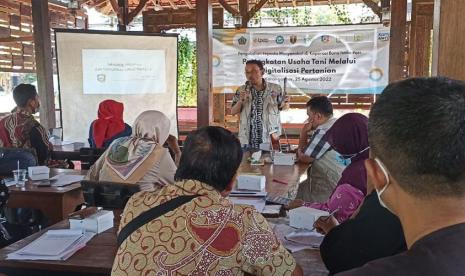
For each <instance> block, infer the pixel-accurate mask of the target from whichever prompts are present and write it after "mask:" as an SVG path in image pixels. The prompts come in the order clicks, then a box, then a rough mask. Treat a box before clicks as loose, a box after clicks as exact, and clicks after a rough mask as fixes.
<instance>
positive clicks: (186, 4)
mask: <svg viewBox="0 0 465 276" xmlns="http://www.w3.org/2000/svg"><path fill="white" fill-rule="evenodd" d="M197 1H201V0H128V4H129V10H130V11H135V10H139V11H143V10H150V9H154V8H155V5H157V7H158V9H159V10H160V7H161V10H165V9H167V10H176V9H182V8H188V9H195V4H196V2H197ZM212 1H213V7H218V6H221V5H220V1H219V0H212ZM224 1H225V2H227V3H228V4H229V5H231V6H232V7H236V8H237V6H238V2H239V0H224ZM81 2H82V4H83V5H86V6H88V7H95V8H96V9H97V10H98V11H100V12H102V13H104V14H114V13H115V12H114V10H115V9H117V7H118V4H117V3H118V0H83V1H81ZM258 2H260V0H250V1H249V3H250V4H249V5H250V6H251V7H253V6H254V5H255V4H257V3H258ZM367 2H371V4H373V3H374V2H379V1H377V0H268V2H267V3H266V4H265V5H264V7H265V8H280V7H297V6H313V5H328V4H351V3H367Z"/></svg>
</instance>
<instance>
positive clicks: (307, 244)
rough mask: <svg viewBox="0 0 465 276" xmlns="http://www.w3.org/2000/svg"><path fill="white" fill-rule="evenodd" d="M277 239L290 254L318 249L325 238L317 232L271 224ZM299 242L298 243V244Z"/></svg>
mask: <svg viewBox="0 0 465 276" xmlns="http://www.w3.org/2000/svg"><path fill="white" fill-rule="evenodd" d="M270 225H271V227H272V228H273V232H274V233H275V235H276V237H277V238H278V239H279V240H280V241H281V242H282V244H283V246H284V247H285V248H286V249H288V250H289V251H290V252H297V251H301V250H305V249H318V248H319V247H320V245H321V242H322V241H323V238H324V236H323V235H320V234H319V233H317V232H316V231H308V230H300V229H295V228H292V227H290V226H289V225H286V224H270ZM296 241H297V242H296Z"/></svg>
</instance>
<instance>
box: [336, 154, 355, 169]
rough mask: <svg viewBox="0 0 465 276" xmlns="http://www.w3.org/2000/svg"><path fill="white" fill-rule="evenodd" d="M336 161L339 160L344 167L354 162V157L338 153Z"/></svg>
mask: <svg viewBox="0 0 465 276" xmlns="http://www.w3.org/2000/svg"><path fill="white" fill-rule="evenodd" d="M336 162H338V163H339V164H341V165H342V166H344V167H347V166H349V165H350V163H351V162H352V159H350V158H344V156H342V155H340V154H338V155H336Z"/></svg>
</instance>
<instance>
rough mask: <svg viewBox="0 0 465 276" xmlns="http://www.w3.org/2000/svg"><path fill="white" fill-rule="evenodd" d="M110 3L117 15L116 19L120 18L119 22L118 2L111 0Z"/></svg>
mask: <svg viewBox="0 0 465 276" xmlns="http://www.w3.org/2000/svg"><path fill="white" fill-rule="evenodd" d="M109 1H110V5H111V8H112V9H113V11H114V12H115V14H116V17H118V20H119V19H120V17H119V6H118V0H109Z"/></svg>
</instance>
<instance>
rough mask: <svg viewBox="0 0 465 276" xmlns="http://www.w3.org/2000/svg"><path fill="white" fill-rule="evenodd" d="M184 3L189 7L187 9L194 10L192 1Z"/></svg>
mask: <svg viewBox="0 0 465 276" xmlns="http://www.w3.org/2000/svg"><path fill="white" fill-rule="evenodd" d="M184 3H186V5H187V7H188V8H189V9H193V8H194V6H193V5H192V3H191V1H190V0H184Z"/></svg>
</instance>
